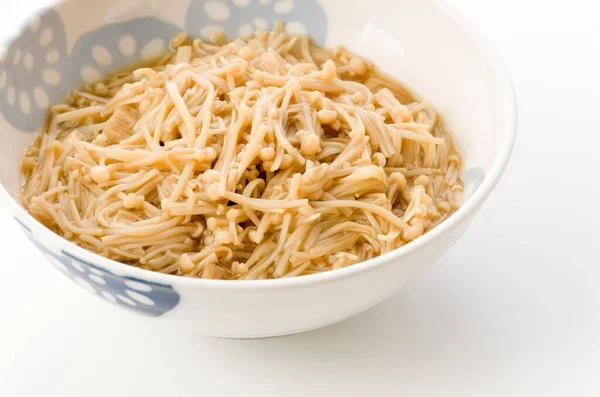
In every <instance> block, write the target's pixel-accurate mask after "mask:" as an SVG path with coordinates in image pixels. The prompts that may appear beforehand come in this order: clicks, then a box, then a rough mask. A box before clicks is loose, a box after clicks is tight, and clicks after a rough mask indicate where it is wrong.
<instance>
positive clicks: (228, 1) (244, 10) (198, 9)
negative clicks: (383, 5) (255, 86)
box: [186, 0, 327, 45]
mask: <svg viewBox="0 0 600 397" xmlns="http://www.w3.org/2000/svg"><path fill="white" fill-rule="evenodd" d="M278 20H281V21H284V22H286V26H287V28H288V31H289V32H290V33H297V34H308V33H310V37H311V38H312V39H313V40H315V42H317V43H318V44H320V45H324V44H325V38H326V36H327V15H325V11H323V9H322V8H321V6H320V5H319V3H318V2H317V1H316V0H208V1H207V0H192V2H191V4H190V8H189V9H188V12H187V17H186V30H187V31H188V32H189V33H190V34H191V35H194V36H200V37H202V38H204V39H210V35H211V34H212V33H213V32H215V31H221V32H224V33H225V34H226V36H227V37H228V38H230V39H233V38H236V37H240V36H245V35H247V34H250V33H252V32H254V31H255V30H256V29H270V28H272V27H273V24H274V23H275V21H278Z"/></svg>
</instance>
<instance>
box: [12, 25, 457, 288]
mask: <svg viewBox="0 0 600 397" xmlns="http://www.w3.org/2000/svg"><path fill="white" fill-rule="evenodd" d="M172 48H173V49H172V51H171V52H170V53H169V54H167V55H166V56H165V57H164V58H162V59H161V60H159V61H158V62H157V63H156V64H154V65H153V66H151V67H144V68H140V69H137V70H135V71H133V72H128V73H117V74H114V75H112V76H111V77H109V78H108V79H106V80H105V81H103V82H99V83H96V84H94V85H92V86H86V87H84V88H83V89H81V90H75V91H73V92H72V94H71V95H70V96H69V97H68V98H67V100H66V102H65V103H64V104H61V105H55V106H53V107H52V108H51V111H50V116H49V120H48V123H47V126H46V128H45V130H44V131H43V133H42V134H41V135H40V136H39V137H38V138H37V140H36V141H35V142H34V144H33V145H31V146H30V147H29V148H28V150H27V152H26V154H25V157H24V159H23V161H22V171H23V173H24V175H25V183H24V186H23V189H22V195H21V196H22V201H23V203H24V205H25V207H26V208H27V209H28V210H29V212H30V213H31V214H32V215H33V216H34V217H36V218H37V219H38V220H39V221H41V222H42V223H44V224H45V225H46V226H48V227H49V228H51V229H52V230H54V231H55V232H56V233H58V234H60V235H61V236H63V237H64V238H66V239H68V240H70V241H73V242H74V243H76V244H78V245H80V246H82V247H84V248H86V249H88V250H91V251H93V252H96V253H99V254H101V255H103V256H105V257H108V258H111V259H114V260H117V261H120V262H123V263H127V264H130V265H133V266H138V267H141V268H143V269H148V270H153V271H158V272H162V273H170V274H177V275H182V276H186V277H202V278H211V279H245V280H250V279H269V278H280V277H292V276H300V275H307V274H314V273H320V272H324V271H329V270H334V269H339V268H343V267H346V266H349V265H352V264H355V263H357V262H361V261H365V260H368V259H371V258H373V257H376V256H378V255H382V254H385V253H386V252H389V251H392V250H394V249H397V248H399V247H401V246H402V245H404V244H406V243H409V242H410V241H412V240H414V239H415V238H418V237H419V236H421V235H422V234H423V233H426V232H427V231H429V230H431V229H432V228H434V227H435V226H436V225H438V224H439V223H440V222H443V221H444V220H445V219H446V218H448V216H450V215H451V213H452V212H454V211H455V210H456V209H457V208H458V206H459V205H460V192H461V191H462V185H461V181H460V178H459V166H460V157H459V155H458V154H457V152H456V150H455V148H454V145H453V143H452V139H451V137H450V135H449V134H448V133H447V132H446V131H445V130H444V127H443V125H442V122H441V121H440V119H439V118H438V116H437V114H436V112H435V111H434V110H433V108H432V106H431V105H430V103H429V102H427V101H424V102H419V101H415V100H414V99H413V98H412V97H411V95H410V94H409V93H408V92H407V91H406V90H405V89H403V88H402V87H401V86H400V85H399V84H398V83H396V82H394V81H392V80H390V79H388V78H386V77H385V76H383V75H382V74H381V73H379V72H378V71H377V70H376V69H375V68H374V66H373V65H372V64H371V63H370V62H368V61H366V60H364V59H362V58H360V57H358V56H356V55H353V54H351V53H349V52H348V51H346V50H345V49H343V48H341V47H338V48H335V49H333V50H325V49H322V48H319V47H316V46H314V45H313V44H311V43H310V42H309V39H308V38H307V37H306V36H290V35H287V34H286V33H284V31H283V28H282V26H281V25H279V26H277V27H276V29H275V31H272V32H267V31H259V32H257V33H256V34H255V35H253V36H251V37H247V38H245V39H238V40H235V41H233V42H230V43H228V44H225V45H222V46H221V45H213V44H208V43H206V42H202V41H200V40H193V41H190V40H188V39H187V38H186V37H185V35H183V34H179V35H177V36H176V37H175V38H174V40H173V42H172Z"/></svg>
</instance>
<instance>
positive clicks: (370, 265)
mask: <svg viewBox="0 0 600 397" xmlns="http://www.w3.org/2000/svg"><path fill="white" fill-rule="evenodd" d="M68 1H69V0H58V1H52V2H51V4H53V5H57V4H60V3H65V2H68ZM425 1H429V2H430V3H431V4H432V5H434V6H436V7H437V8H439V9H440V10H441V11H442V12H444V13H445V14H446V15H448V17H450V18H452V19H453V20H454V21H455V22H456V23H457V24H459V25H460V26H461V27H462V28H463V29H464V30H465V31H466V32H467V33H468V34H469V36H470V37H471V38H472V39H474V40H475V43H476V44H477V46H478V47H479V48H480V49H481V50H482V52H483V54H484V56H485V58H486V60H487V61H488V62H489V63H490V65H491V67H492V70H493V73H494V75H495V79H496V82H497V83H498V91H499V92H501V93H502V94H503V95H502V96H501V97H502V98H504V100H505V103H504V106H505V108H506V114H505V120H506V127H505V129H504V131H503V140H502V144H501V145H500V148H499V151H498V154H497V155H496V159H495V160H494V163H493V164H492V167H491V169H490V171H489V173H488V175H486V177H485V178H484V181H483V183H482V184H481V186H479V188H478V189H477V190H476V191H475V192H474V193H473V195H472V196H471V197H469V198H468V199H467V200H466V201H465V203H464V204H463V205H462V206H461V207H460V208H459V209H458V210H457V211H456V212H455V213H454V214H452V215H451V216H450V217H449V218H448V219H446V220H445V221H444V222H442V223H441V224H440V225H438V226H437V227H436V228H434V229H433V230H431V231H429V232H428V233H426V234H424V235H423V236H421V237H419V238H418V239H416V240H415V241H413V242H411V243H409V244H406V245H404V246H402V247H400V248H397V249H395V250H393V251H390V252H388V253H386V254H384V255H381V256H378V257H375V258H373V259H370V260H367V261H364V262H360V263H357V264H355V265H352V266H348V267H345V268H343V269H337V270H332V271H328V272H323V273H318V274H312V275H307V276H301V277H291V278H280V279H268V280H212V279H201V278H188V277H183V276H177V275H172V274H164V273H158V272H153V271H150V270H145V269H141V268H138V267H134V266H131V265H126V264H124V263H120V262H117V261H114V260H112V259H108V258H105V257H103V256H100V255H99V254H96V253H93V252H91V251H88V250H86V249H84V248H82V247H79V246H77V245H75V244H74V243H72V242H70V241H68V240H66V239H64V238H63V237H61V236H59V235H58V234H55V233H54V232H52V231H51V230H50V229H48V228H46V227H45V226H44V225H42V224H41V223H40V222H39V221H38V220H36V219H35V218H34V217H33V216H31V215H30V214H29V213H28V212H27V211H26V210H25V209H24V208H23V207H21V205H20V204H19V203H18V202H17V200H16V199H15V198H13V197H12V196H11V195H10V194H9V193H8V192H7V191H6V189H5V188H4V186H3V185H2V183H0V198H2V199H3V200H2V201H3V202H5V204H4V207H5V208H6V209H7V210H8V212H9V213H10V214H11V215H13V216H15V217H17V215H18V219H19V220H26V225H25V226H27V227H29V228H31V229H32V230H33V229H35V232H36V234H41V235H43V236H44V241H45V240H48V241H51V242H55V244H52V245H53V246H54V245H55V246H58V247H61V248H62V249H64V250H65V251H67V252H73V253H74V254H76V255H77V257H78V258H81V259H84V260H86V261H89V262H91V263H93V264H95V265H98V266H100V267H102V268H104V269H106V270H108V271H111V272H113V273H114V274H115V275H126V276H128V277H134V278H136V279H140V280H145V281H149V282H153V283H158V284H165V285H179V286H188V287H201V288H207V289H222V290H228V291H229V290H236V291H240V292H249V291H254V290H261V291H262V290H274V289H280V288H289V287H291V286H306V285H314V284H320V283H324V282H330V281H333V280H337V279H342V278H348V277H352V276H356V275H358V274H360V273H362V272H367V271H370V270H373V269H375V268H377V267H380V266H383V265H384V264H385V263H389V262H392V261H394V260H395V259H399V258H401V257H405V256H408V255H410V254H411V253H413V252H415V251H417V250H420V249H423V248H424V247H425V246H427V245H430V244H431V243H432V242H434V241H435V240H437V239H439V238H440V237H441V236H442V235H444V234H445V233H447V232H448V231H449V230H451V229H453V228H456V227H458V226H459V225H461V224H462V223H464V222H467V221H468V220H469V218H470V217H472V216H474V215H475V214H476V213H477V211H478V210H479V208H480V207H481V206H482V205H483V204H484V202H485V201H486V200H487V198H488V197H489V195H490V194H491V193H492V191H493V190H494V188H495V187H496V185H497V184H498V182H499V181H500V179H501V177H502V175H503V174H504V171H505V170H506V167H507V166H508V162H509V160H510V157H511V154H512V151H513V147H514V143H515V140H516V135H517V98H516V93H515V89H514V85H513V82H512V79H511V77H510V73H509V71H508V68H507V67H506V64H505V63H504V61H503V60H502V58H501V57H500V55H499V53H498V52H497V50H496V49H495V48H494V46H493V45H492V44H491V42H490V41H489V40H488V38H487V37H486V36H485V35H484V34H483V33H482V32H480V31H479V30H478V29H476V28H475V27H474V26H473V25H472V24H471V23H470V22H468V21H467V20H466V19H465V18H464V17H463V16H462V15H461V14H460V13H459V12H458V11H456V10H455V9H454V8H453V7H451V6H449V5H447V4H445V3H442V2H440V1H438V0H425Z"/></svg>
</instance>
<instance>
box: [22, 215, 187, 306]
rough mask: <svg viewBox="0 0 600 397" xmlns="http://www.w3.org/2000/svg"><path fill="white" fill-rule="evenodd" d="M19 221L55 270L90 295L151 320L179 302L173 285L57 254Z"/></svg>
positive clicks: (66, 253)
mask: <svg viewBox="0 0 600 397" xmlns="http://www.w3.org/2000/svg"><path fill="white" fill-rule="evenodd" d="M15 219H16V218H15ZM17 222H19V224H20V225H21V226H22V227H23V229H25V231H26V232H27V233H26V236H27V237H28V238H29V240H30V241H31V242H32V243H33V244H34V245H35V246H36V247H37V248H38V249H39V250H40V251H41V252H42V253H44V254H45V255H46V256H47V257H48V258H49V259H50V262H52V264H53V265H54V267H56V268H57V269H58V270H60V271H61V272H62V273H63V274H64V275H66V276H67V277H69V278H70V279H71V280H73V281H75V283H77V284H78V285H79V286H81V287H83V288H84V289H85V290H87V291H88V292H91V293H93V294H96V295H98V296H100V297H102V298H103V299H104V300H106V301H108V302H111V303H113V304H116V305H119V306H121V307H122V308H125V309H127V310H131V311H133V312H136V313H138V314H142V315H145V316H149V317H159V316H161V315H163V314H165V313H166V312H168V311H170V310H172V309H173V308H174V307H175V306H177V304H178V303H179V300H180V296H179V294H178V293H177V291H175V289H173V287H172V286H170V285H164V284H158V283H153V282H149V281H146V280H141V279H138V278H134V277H129V276H119V275H116V274H114V273H112V272H110V271H108V270H106V269H104V268H102V267H100V266H98V265H95V264H93V263H90V262H88V261H86V260H84V259H81V258H78V257H76V256H75V255H73V254H71V253H69V252H67V251H64V250H61V251H60V252H59V253H55V252H53V251H51V250H49V249H48V248H47V247H46V246H45V245H43V244H41V243H40V242H39V241H38V240H37V239H35V238H34V237H33V235H32V234H31V231H30V229H29V228H28V227H27V226H25V224H24V223H23V222H21V221H19V220H18V219H17Z"/></svg>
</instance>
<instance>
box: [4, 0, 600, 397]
mask: <svg viewBox="0 0 600 397" xmlns="http://www.w3.org/2000/svg"><path fill="white" fill-rule="evenodd" d="M448 3H450V4H451V5H452V6H454V7H456V8H457V9H458V10H459V11H461V12H462V13H463V14H465V15H466V16H467V17H468V18H469V19H470V20H471V21H473V23H474V24H475V25H476V26H478V27H479V29H480V30H482V31H484V32H485V33H486V34H487V35H488V36H489V37H490V39H491V41H492V42H493V43H494V44H495V45H496V46H497V47H498V49H499V51H500V53H501V54H502V55H503V56H504V58H505V60H506V62H507V64H508V67H509V69H510V71H511V73H512V75H513V78H514V82H515V86H516V89H517V95H518V98H519V108H520V128H519V137H518V139H517V144H516V148H515V153H514V157H513V160H512V162H511V164H510V167H509V169H508V171H507V173H506V175H505V177H504V179H503V180H502V182H501V183H500V185H499V187H498V189H497V190H496V192H495V193H494V194H493V196H492V198H491V199H490V200H489V202H488V203H487V204H486V206H485V208H484V209H483V211H482V212H481V214H480V215H479V217H478V218H477V219H476V221H475V222H474V224H473V226H472V227H471V228H470V229H469V231H468V232H467V233H466V234H465V235H464V237H463V238H462V239H461V240H460V241H459V243H458V244H457V245H456V246H455V248H453V249H452V250H451V252H450V253H449V254H447V255H446V256H445V257H444V258H443V259H442V260H440V262H439V263H438V264H437V265H436V266H435V267H434V269H433V270H432V271H430V272H428V273H427V274H425V275H423V276H421V277H420V278H419V279H418V280H415V281H414V282H412V283H410V284H409V285H408V286H407V287H406V288H405V289H403V290H402V291H401V292H400V293H399V294H398V295H396V296H395V297H394V298H392V299H391V300H389V301H388V302H386V303H384V304H382V305H380V306H378V307H376V308H375V309H373V310H370V311H368V312H366V313H364V314H362V315H360V316H358V317H355V318H353V319H351V320H349V321H346V322H344V323H342V324H338V325H335V326H332V327H329V328H325V329H321V330H317V331H313V332H310V333H306V334H301V335H296V336H291V337H285V338H275V339H266V340H253V341H239V340H219V339H210V338H204V337H199V336H195V335H192V334H185V333H179V332H175V331H173V330H170V329H164V328H160V327H157V326H154V325H153V324H152V323H151V322H149V321H148V320H145V319H144V318H140V317H137V316H133V315H131V314H129V313H126V312H122V311H119V310H115V309H113V308H112V307H111V306H109V305H107V304H105V303H104V302H102V301H100V300H99V299H97V298H94V297H92V296H91V295H89V294H87V293H85V292H84V291H83V290H81V289H80V288H79V287H78V286H76V285H75V284H74V283H72V282H71V281H69V280H68V279H67V278H65V277H63V276H61V275H60V274H59V273H58V272H57V271H55V270H54V269H53V268H52V267H51V266H50V264H49V263H47V262H46V261H45V260H44V259H43V258H42V256H41V254H39V253H37V252H36V251H35V250H34V248H33V247H32V246H31V245H30V243H29V242H28V241H27V240H26V239H25V238H24V236H23V235H22V234H21V233H20V232H19V231H18V229H17V226H16V225H15V224H14V222H13V221H12V219H11V218H9V216H8V215H7V213H6V212H5V211H4V210H0V241H1V243H0V244H1V253H2V256H1V257H0V395H1V396H7V397H9V396H10V397H12V396H65V397H69V396H138V395H139V396H163V395H164V396H188V395H190V396H191V395H194V396H210V397H213V396H261V397H270V396H277V397H279V396H283V395H289V396H308V395H319V396H321V395H323V396H400V395H402V396H444V397H446V396H486V397H495V396H502V397H505V396H527V397H531V396H578V397H580V396H598V395H600V377H599V376H598V370H599V369H600V255H599V254H600V241H598V240H599V237H600V232H599V230H600V217H599V214H598V200H599V199H600V187H599V186H600V177H599V175H598V169H599V167H598V160H600V150H599V147H600V122H599V121H600V117H599V114H600V24H599V23H598V22H597V15H598V12H599V11H600V10H599V9H598V6H594V4H595V2H592V1H583V0H581V1H577V0H571V1H568V2H564V1H561V2H559V1H534V0H521V1H517V0H504V1H502V2H500V1H479V0H449V1H448ZM34 4H40V0H19V1H17V2H14V1H10V2H9V1H8V0H1V2H0V34H1V35H2V36H4V32H5V31H7V30H9V29H10V28H12V26H14V24H15V23H16V22H18V21H19V20H21V19H22V17H23V16H24V15H26V14H27V13H28V12H29V11H30V10H31V6H32V5H34ZM28 10H29V11H28Z"/></svg>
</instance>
